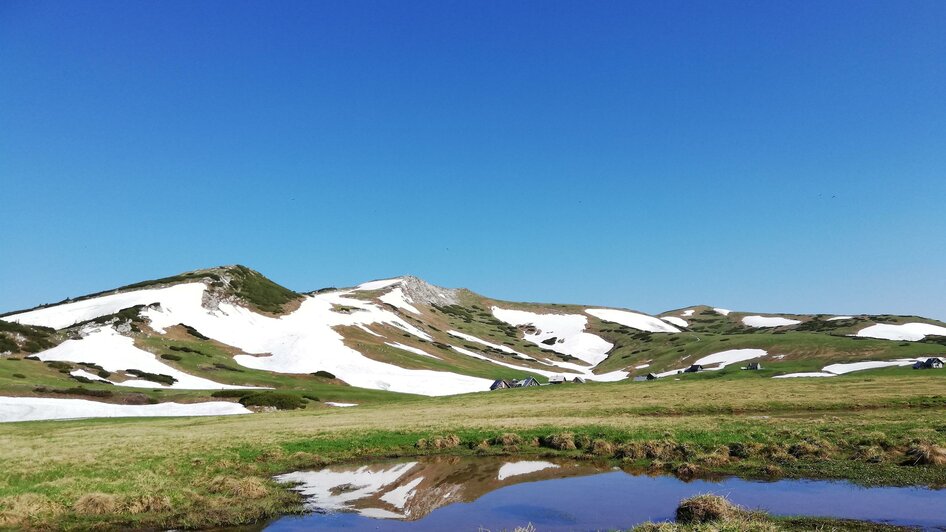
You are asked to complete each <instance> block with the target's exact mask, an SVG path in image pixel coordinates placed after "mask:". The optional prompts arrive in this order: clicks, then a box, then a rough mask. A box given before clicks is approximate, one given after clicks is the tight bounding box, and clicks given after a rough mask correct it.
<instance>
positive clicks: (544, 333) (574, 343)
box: [492, 307, 669, 366]
mask: <svg viewBox="0 0 946 532" xmlns="http://www.w3.org/2000/svg"><path fill="white" fill-rule="evenodd" d="M492 311H493V315H494V316H496V318H497V319H500V320H502V321H504V322H506V323H508V324H510V325H515V326H520V325H532V326H534V327H535V328H536V329H537V330H536V331H535V332H533V333H527V334H525V339H526V340H527V341H529V342H532V343H534V344H536V345H538V346H539V347H541V348H543V349H551V350H552V351H555V352H557V353H563V354H566V355H570V356H573V357H575V358H577V359H579V360H583V361H585V362H587V363H589V364H591V365H592V366H596V365H598V364H599V363H600V362H601V361H603V360H604V359H605V358H607V356H608V351H610V350H611V348H612V347H614V346H613V345H612V344H611V343H610V342H608V341H606V340H605V339H604V338H601V337H600V336H596V335H594V334H591V333H586V332H585V327H586V326H587V325H588V318H586V317H585V316H582V315H580V314H537V313H535V312H528V311H525V310H511V309H502V308H499V307H493V308H492ZM668 327H669V325H668ZM553 338H554V340H552V339H553ZM545 341H550V342H551V343H543V342H545Z"/></svg>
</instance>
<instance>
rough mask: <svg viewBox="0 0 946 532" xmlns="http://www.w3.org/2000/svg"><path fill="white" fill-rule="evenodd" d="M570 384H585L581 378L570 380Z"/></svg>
mask: <svg viewBox="0 0 946 532" xmlns="http://www.w3.org/2000/svg"><path fill="white" fill-rule="evenodd" d="M572 382H574V383H575V384H584V383H585V379H583V378H581V377H575V378H574V379H572Z"/></svg>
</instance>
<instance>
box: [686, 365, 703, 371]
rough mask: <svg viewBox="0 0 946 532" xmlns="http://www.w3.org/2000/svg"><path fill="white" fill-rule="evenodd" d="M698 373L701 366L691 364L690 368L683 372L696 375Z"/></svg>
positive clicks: (701, 368) (701, 369)
mask: <svg viewBox="0 0 946 532" xmlns="http://www.w3.org/2000/svg"><path fill="white" fill-rule="evenodd" d="M698 371H703V366H701V365H699V364H693V365H692V366H690V367H688V368H687V369H685V370H683V372H684V373H696V372H698Z"/></svg>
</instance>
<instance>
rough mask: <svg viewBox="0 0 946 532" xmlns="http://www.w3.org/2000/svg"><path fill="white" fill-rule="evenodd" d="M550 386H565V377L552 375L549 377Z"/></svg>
mask: <svg viewBox="0 0 946 532" xmlns="http://www.w3.org/2000/svg"><path fill="white" fill-rule="evenodd" d="M549 384H565V376H564V375H552V376H551V377H549Z"/></svg>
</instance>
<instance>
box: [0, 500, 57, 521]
mask: <svg viewBox="0 0 946 532" xmlns="http://www.w3.org/2000/svg"><path fill="white" fill-rule="evenodd" d="M62 510H63V509H62V506H60V505H59V504H58V503H56V502H53V501H52V500H50V499H49V497H47V496H45V495H41V494H39V493H22V494H20V495H14V496H11V497H5V498H3V499H2V500H0V528H8V527H9V528H11V529H19V528H28V527H29V525H30V523H31V521H32V520H34V519H41V518H43V517H47V516H52V515H57V514H60V513H62Z"/></svg>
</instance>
